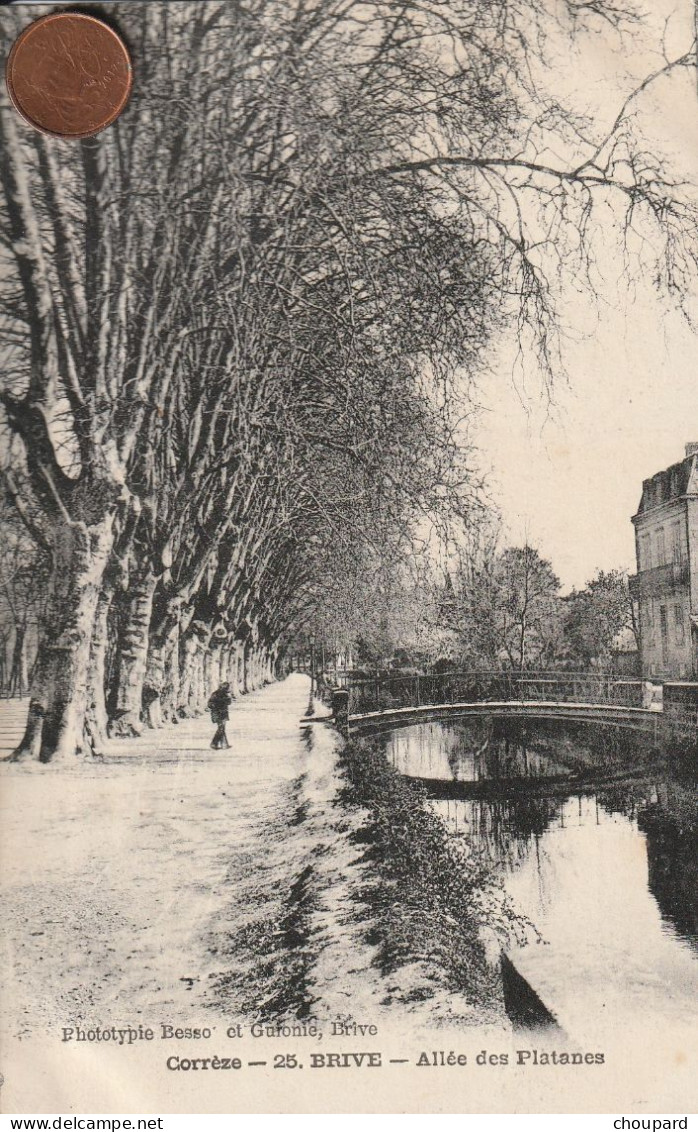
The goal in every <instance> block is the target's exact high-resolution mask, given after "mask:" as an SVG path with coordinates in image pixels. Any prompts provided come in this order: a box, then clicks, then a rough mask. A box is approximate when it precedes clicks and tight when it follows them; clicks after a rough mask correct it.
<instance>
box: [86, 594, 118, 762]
mask: <svg viewBox="0 0 698 1132" xmlns="http://www.w3.org/2000/svg"><path fill="white" fill-rule="evenodd" d="M113 593H114V590H113V586H112V585H111V584H109V583H105V584H104V585H103V586H102V587H101V589H100V592H99V597H98V599H97V608H96V611H95V623H94V629H93V631H92V640H91V642H90V665H89V671H88V677H87V710H86V716H85V726H86V729H87V731H88V733H89V736H90V740H91V744H92V749H93V751H94V752H95V753H98V752H100V751H101V750H102V749H103V747H104V743H105V741H106V738H107V725H108V715H107V702H106V664H107V645H108V642H109V610H110V608H111V603H112V597H113Z"/></svg>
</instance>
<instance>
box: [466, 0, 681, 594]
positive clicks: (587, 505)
mask: <svg viewBox="0 0 698 1132" xmlns="http://www.w3.org/2000/svg"><path fill="white" fill-rule="evenodd" d="M658 3H659V4H660V6H661V0H658ZM671 10H673V9H671V8H668V9H667V13H668V12H670V11H671ZM690 11H691V6H687V5H683V6H682V7H681V9H680V11H679V12H678V15H676V16H675V17H673V18H672V19H671V20H670V22H669V23H668V24H667V28H668V30H667V32H666V36H665V44H664V45H665V47H666V50H667V54H668V55H669V57H670V58H675V57H676V56H677V55H679V54H681V53H682V52H683V51H684V50H686V49H687V47H688V46H689V45H690V31H691V29H690V25H689V23H687V21H686V18H685V17H686V16H687V15H690ZM667 13H665V15H666V14H667ZM627 60H628V55H627V45H626V55H625V57H624V58H623V60H622V62H621V60H620V59H619V57H618V55H617V54H616V53H614V51H613V50H612V49H611V47H610V45H609V41H607V40H597V41H596V42H594V41H592V40H591V39H590V40H589V42H588V43H587V44H586V47H585V48H584V49H582V50H581V53H580V55H579V57H578V58H577V59H576V60H574V64H575V65H574V67H573V68H571V69H570V74H572V73H573V72H574V73H575V74H577V75H581V76H583V79H582V80H581V83H580V85H579V86H578V88H576V89H575V90H574V91H573V90H572V84H573V81H577V80H573V79H572V78H570V80H569V82H570V87H569V91H568V92H566V93H567V94H569V95H570V97H571V100H572V103H573V104H574V105H575V107H576V108H577V109H579V110H581V111H583V112H584V113H586V114H589V115H590V116H591V117H592V119H593V120H594V121H595V120H596V119H598V120H599V122H600V123H603V120H604V119H605V120H606V121H608V120H609V116H610V121H612V120H613V117H614V116H615V113H616V108H617V107H618V106H619V105H620V104H621V103H622V96H621V95H620V92H621V91H623V90H625V91H627V90H629V89H631V85H629V78H628V73H627V69H628V63H627ZM633 62H635V61H634V60H633ZM637 66H638V69H637V74H640V73H643V68H645V67H647V69H648V70H652V69H655V68H656V57H655V63H654V64H653V63H652V57H651V53H650V54H646V53H645V52H644V51H643V52H642V55H641V57H640V53H639V54H638V60H637ZM621 71H622V72H624V73H622V74H621ZM638 110H639V112H640V113H641V114H642V116H643V129H644V132H645V134H646V136H647V138H648V140H649V143H650V145H651V146H652V148H653V149H654V150H655V151H657V152H659V153H661V154H663V156H664V159H665V166H666V167H668V168H669V169H670V170H671V171H672V173H673V172H674V171H675V172H676V175H677V176H681V177H682V178H685V179H687V180H688V181H689V182H690V183H691V185H692V186H696V188H697V189H698V92H697V91H696V85H695V81H694V76H692V75H691V74H690V73H688V72H687V71H684V72H683V73H679V74H677V75H676V76H675V77H672V78H671V79H661V80H659V82H658V83H657V84H655V85H654V86H653V88H652V90H651V92H650V93H649V94H647V95H645V96H643V97H642V102H641V104H639V105H638ZM595 223H596V249H595V250H596V254H597V256H598V258H599V267H600V270H599V275H598V278H597V283H596V292H595V293H593V292H592V293H590V292H589V291H588V290H586V289H585V288H584V287H583V286H582V285H581V284H580V282H579V281H578V280H575V278H574V277H569V278H565V279H562V280H561V283H560V286H561V291H560V311H561V325H562V327H563V331H564V339H563V341H562V351H561V353H562V363H563V366H564V373H563V372H562V370H561V372H560V374H559V375H558V376H557V377H556V380H555V383H554V387H553V389H552V394H551V397H548V396H547V395H546V393H545V391H544V390H543V389H542V388H541V382H540V379H539V378H538V377H537V376H536V372H535V367H534V365H533V362H532V360H531V359H528V363H527V362H526V360H524V369H523V372H518V373H516V374H515V373H513V369H514V367H513V362H512V358H513V353H514V350H513V345H514V343H513V342H512V341H503V342H501V343H500V345H499V350H498V356H497V358H496V359H495V361H494V363H492V360H490V369H491V372H492V374H493V375H494V376H493V377H492V376H490V377H488V378H487V380H484V381H483V383H482V389H481V403H482V411H481V413H480V416H479V423H478V425H477V426H476V428H475V431H474V435H473V439H474V441H475V443H476V445H477V447H478V450H479V462H480V465H481V467H482V469H483V471H484V472H485V473H487V479H488V484H489V490H490V494H491V497H492V499H493V500H494V502H495V503H496V504H497V505H498V506H499V508H500V510H501V514H502V519H503V524H504V535H505V538H506V540H507V541H508V542H510V543H512V544H514V545H521V544H523V543H524V542H528V543H529V544H531V545H534V546H537V547H538V549H539V550H540V552H541V553H542V554H543V556H544V557H546V558H549V559H550V560H551V562H552V565H553V568H554V569H555V571H556V573H557V574H558V576H559V577H560V579H561V582H562V585H563V589H564V590H569V589H570V588H572V587H573V586H574V587H581V586H583V585H584V584H585V583H586V582H587V581H588V580H589V579H590V578H591V577H592V576H593V575H594V573H595V571H596V570H597V569H604V570H609V569H613V568H617V567H618V568H623V569H628V570H629V571H630V572H631V573H632V572H634V570H635V546H634V534H633V526H632V523H631V517H632V515H633V514H634V513H635V512H636V510H637V507H638V504H639V501H640V495H641V490H642V481H643V479H645V478H646V477H648V476H651V475H653V474H654V473H655V472H657V471H660V470H661V469H663V468H665V467H668V466H669V465H670V464H672V463H676V462H677V461H678V460H681V459H682V458H683V456H684V450H685V445H686V444H687V443H688V442H692V441H698V349H697V347H698V341H697V338H696V331H695V329H693V330H692V329H691V327H690V326H689V325H688V323H687V322H686V320H685V318H684V317H683V315H682V314H681V313H680V312H679V311H678V310H677V309H676V306H675V305H673V304H672V303H671V302H670V301H669V300H667V299H666V298H665V297H663V296H661V295H660V294H658V292H657V290H656V288H655V283H654V273H653V272H652V270H651V266H650V260H649V259H648V260H647V262H646V264H645V268H644V271H642V272H640V273H639V274H638V277H637V278H636V280H635V281H634V283H633V286H632V288H630V289H629V288H628V287H627V286H626V284H625V282H624V281H623V279H622V277H621V274H620V266H619V264H618V263H617V262H616V259H617V255H616V249H615V246H614V240H613V238H612V236H611V229H610V227H609V229H608V231H604V223H605V221H604V211H603V209H602V210H600V212H599V216H598V217H597V219H596V221H595ZM608 223H609V225H611V224H612V223H613V218H612V217H611V216H610V215H609V218H608ZM684 298H686V299H687V300H688V301H689V304H692V306H693V309H694V311H697V312H698V281H696V284H695V292H694V293H692V294H689V295H684Z"/></svg>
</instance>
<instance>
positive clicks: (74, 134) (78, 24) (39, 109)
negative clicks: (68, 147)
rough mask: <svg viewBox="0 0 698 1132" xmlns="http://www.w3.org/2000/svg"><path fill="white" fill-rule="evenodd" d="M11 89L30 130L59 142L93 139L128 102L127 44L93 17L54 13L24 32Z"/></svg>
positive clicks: (13, 57) (14, 54)
mask: <svg viewBox="0 0 698 1132" xmlns="http://www.w3.org/2000/svg"><path fill="white" fill-rule="evenodd" d="M6 79H7V89H8V91H9V94H10V98H11V99H12V102H13V103H14V105H15V107H16V109H17V110H18V111H19V113H20V114H21V115H22V117H23V118H25V119H26V121H27V122H29V124H30V125H32V126H35V127H36V128H37V129H38V130H43V132H44V133H46V134H53V135H54V136H55V137H59V138H88V137H90V136H91V135H92V134H97V133H99V131H100V130H103V129H105V128H106V127H107V126H110V125H111V124H112V122H113V121H114V120H115V118H118V116H119V114H120V113H121V111H122V110H123V109H124V106H125V105H126V103H127V102H128V98H129V95H130V93H131V86H132V82H133V76H132V72H131V60H130V59H129V54H128V51H127V50H126V46H125V44H124V43H123V42H122V40H121V39H120V38H119V36H118V35H117V34H116V32H115V31H112V29H111V28H110V27H109V26H108V25H107V24H105V23H102V21H101V20H96V19H95V18H94V16H85V15H82V14H81V13H79V12H55V13H53V14H51V15H49V16H42V17H41V19H39V20H36V21H35V22H34V23H33V24H30V25H29V27H27V28H25V29H24V31H23V32H22V34H21V35H20V36H19V38H18V39H17V40H16V41H15V43H14V45H13V47H12V50H11V51H10V54H9V57H8V60H7V67H6Z"/></svg>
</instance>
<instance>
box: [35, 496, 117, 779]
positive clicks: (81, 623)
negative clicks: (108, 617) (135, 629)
mask: <svg viewBox="0 0 698 1132" xmlns="http://www.w3.org/2000/svg"><path fill="white" fill-rule="evenodd" d="M112 540H113V534H112V517H111V516H109V517H108V518H105V519H102V520H101V522H98V523H96V524H95V525H94V526H92V527H90V528H88V527H87V526H86V525H85V524H84V523H69V522H58V521H56V523H55V525H54V528H53V532H52V546H51V552H52V556H53V573H52V582H51V589H50V593H49V599H48V608H47V616H46V621H45V628H44V634H43V637H42V640H41V644H40V649H39V656H38V659H37V663H36V665H35V668H34V674H33V677H32V686H31V699H30V703H29V716H28V720H27V727H26V731H25V735H24V738H23V740H22V742H21V744H20V745H19V747H18V748H17V750H16V751H15V754H14V757H15V758H16V759H21V758H26V757H29V758H38V759H39V760H40V761H41V762H51V761H60V760H63V759H70V758H74V757H76V756H77V755H80V754H83V753H86V752H88V751H89V750H90V744H89V741H88V738H87V736H86V733H85V715H86V707H87V678H88V670H89V663H90V646H91V641H92V630H93V627H94V620H95V614H96V610H97V602H98V599H99V592H100V588H101V584H102V579H103V576H104V571H105V568H106V565H107V561H108V557H109V554H110V551H111V547H112Z"/></svg>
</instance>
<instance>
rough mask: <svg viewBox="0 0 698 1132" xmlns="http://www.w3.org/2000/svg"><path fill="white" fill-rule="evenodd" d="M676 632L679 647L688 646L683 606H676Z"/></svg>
mask: <svg viewBox="0 0 698 1132" xmlns="http://www.w3.org/2000/svg"><path fill="white" fill-rule="evenodd" d="M674 632H675V637H676V643H677V645H679V646H681V647H683V646H684V645H685V644H686V625H685V622H684V617H683V607H682V606H681V605H675V606H674Z"/></svg>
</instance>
